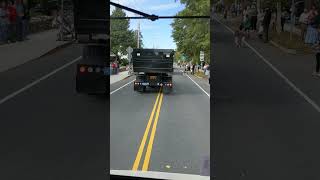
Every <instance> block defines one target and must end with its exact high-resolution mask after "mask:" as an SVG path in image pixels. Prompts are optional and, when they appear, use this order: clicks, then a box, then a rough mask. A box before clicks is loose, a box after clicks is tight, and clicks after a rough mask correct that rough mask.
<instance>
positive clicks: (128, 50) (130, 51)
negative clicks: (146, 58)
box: [127, 46, 133, 54]
mask: <svg viewBox="0 0 320 180" xmlns="http://www.w3.org/2000/svg"><path fill="white" fill-rule="evenodd" d="M132 51H133V49H132V47H130V46H129V47H128V48H127V52H128V53H129V54H131V53H132Z"/></svg>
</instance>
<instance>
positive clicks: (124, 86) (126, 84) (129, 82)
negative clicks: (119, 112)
mask: <svg viewBox="0 0 320 180" xmlns="http://www.w3.org/2000/svg"><path fill="white" fill-rule="evenodd" d="M133 81H135V79H134V80H132V81H130V82H128V83H127V84H125V85H123V86H121V87H119V88H118V89H116V90H114V91H112V92H111V93H110V95H111V94H113V93H115V92H117V91H119V90H120V89H122V88H124V87H126V86H128V85H129V84H131V83H132V82H133Z"/></svg>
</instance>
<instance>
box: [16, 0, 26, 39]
mask: <svg viewBox="0 0 320 180" xmlns="http://www.w3.org/2000/svg"><path fill="white" fill-rule="evenodd" d="M16 11H17V36H18V41H23V38H24V37H23V29H24V27H23V17H24V6H23V3H22V1H21V0H16Z"/></svg>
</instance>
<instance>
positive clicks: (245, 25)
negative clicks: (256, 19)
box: [243, 14, 251, 38]
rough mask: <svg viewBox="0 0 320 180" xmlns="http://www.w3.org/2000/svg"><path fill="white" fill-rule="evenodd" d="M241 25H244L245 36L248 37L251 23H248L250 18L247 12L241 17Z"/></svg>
mask: <svg viewBox="0 0 320 180" xmlns="http://www.w3.org/2000/svg"><path fill="white" fill-rule="evenodd" d="M243 27H244V31H245V34H246V37H247V38H249V37H250V28H251V23H250V18H249V15H248V14H247V15H246V16H245V17H244V19H243Z"/></svg>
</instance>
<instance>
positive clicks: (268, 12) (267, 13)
mask: <svg viewBox="0 0 320 180" xmlns="http://www.w3.org/2000/svg"><path fill="white" fill-rule="evenodd" d="M271 15H272V12H271V9H269V8H266V10H265V15H264V18H263V30H264V34H265V42H266V43H267V42H268V41H269V26H270V21H271Z"/></svg>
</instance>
